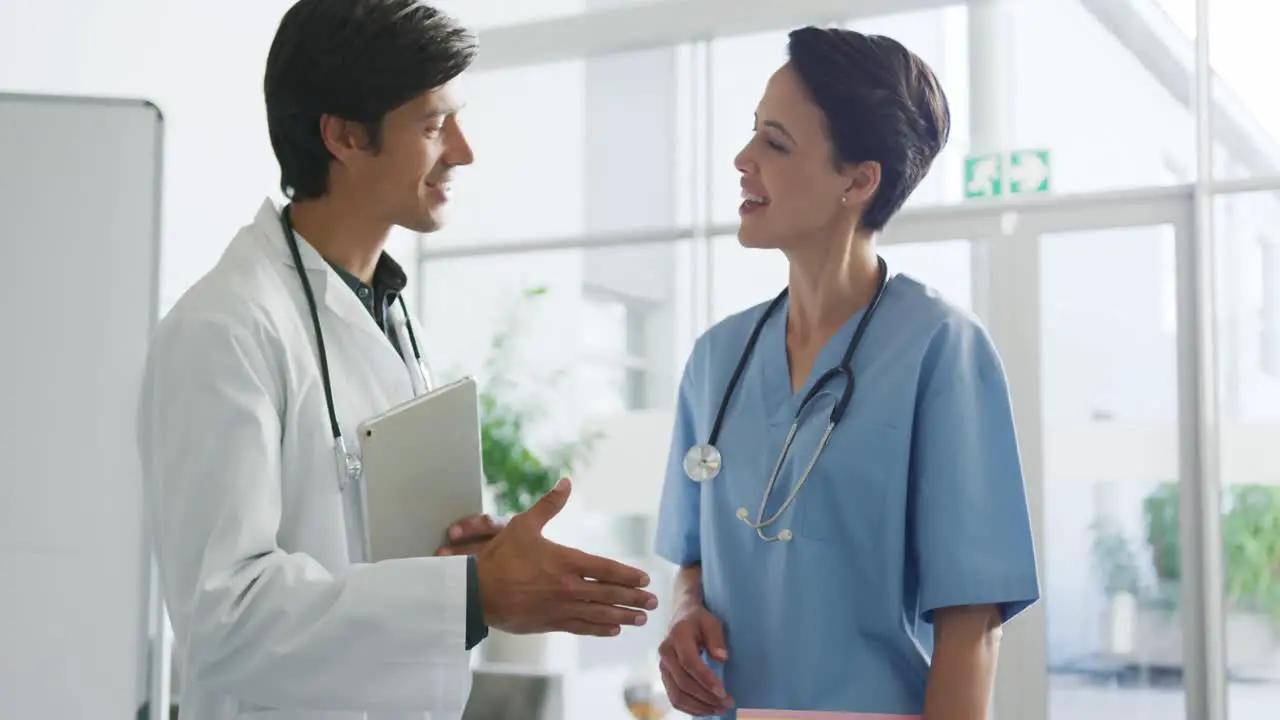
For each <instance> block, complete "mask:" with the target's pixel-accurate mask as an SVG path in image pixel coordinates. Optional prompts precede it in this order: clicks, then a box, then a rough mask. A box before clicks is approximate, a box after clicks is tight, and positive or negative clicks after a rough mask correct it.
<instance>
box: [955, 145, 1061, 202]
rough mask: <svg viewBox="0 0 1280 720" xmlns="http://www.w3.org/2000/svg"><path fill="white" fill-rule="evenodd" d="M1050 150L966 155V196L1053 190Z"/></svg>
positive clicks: (987, 196)
mask: <svg viewBox="0 0 1280 720" xmlns="http://www.w3.org/2000/svg"><path fill="white" fill-rule="evenodd" d="M1051 169H1052V166H1051V163H1050V157H1049V151H1048V150H1014V151H1013V152H1010V153H983V154H980V155H970V156H968V157H966V158H965V159H964V196H965V197H966V198H989V197H1000V196H1001V195H1034V194H1036V193H1046V192H1049V179H1050V176H1051V175H1052V172H1051Z"/></svg>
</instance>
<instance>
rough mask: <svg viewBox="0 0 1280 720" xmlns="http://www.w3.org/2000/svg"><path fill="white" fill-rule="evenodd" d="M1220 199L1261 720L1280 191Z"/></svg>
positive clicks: (1230, 537) (1245, 664) (1233, 673)
mask: <svg viewBox="0 0 1280 720" xmlns="http://www.w3.org/2000/svg"><path fill="white" fill-rule="evenodd" d="M1226 4H1227V5H1230V4H1231V3H1230V2H1227V3H1226ZM1215 205H1216V207H1215V213H1214V214H1215V221H1216V225H1215V233H1216V237H1215V243H1216V245H1217V258H1216V259H1217V267H1216V268H1215V269H1216V271H1217V275H1218V277H1217V288H1216V290H1217V293H1218V297H1217V305H1218V307H1217V321H1218V328H1217V330H1218V342H1217V357H1218V364H1219V404H1220V408H1221V424H1220V427H1219V437H1220V438H1221V439H1220V443H1221V445H1220V451H1219V462H1220V465H1219V472H1220V478H1221V482H1222V494H1221V495H1220V498H1221V503H1222V513H1223V515H1222V522H1221V528H1222V545H1223V552H1224V556H1223V576H1224V580H1225V591H1224V592H1225V593H1226V595H1225V597H1224V598H1223V607H1224V609H1225V610H1226V618H1225V621H1226V655H1227V677H1228V679H1229V681H1230V684H1229V686H1228V698H1227V708H1228V712H1229V713H1230V717H1231V720H1263V718H1270V717H1272V716H1274V715H1275V710H1274V708H1276V707H1277V705H1280V455H1278V454H1277V453H1276V452H1275V441H1276V438H1277V437H1280V376H1277V374H1276V373H1275V360H1276V354H1277V350H1280V343H1278V342H1277V338H1278V337H1280V307H1277V299H1278V298H1280V252H1278V251H1277V247H1276V245H1275V242H1276V241H1275V239H1274V238H1275V237H1276V236H1275V234H1274V233H1275V228H1277V227H1280V192H1252V193H1240V194H1231V195H1223V196H1219V197H1218V198H1217V199H1216V201H1215ZM1269 708H1270V709H1269Z"/></svg>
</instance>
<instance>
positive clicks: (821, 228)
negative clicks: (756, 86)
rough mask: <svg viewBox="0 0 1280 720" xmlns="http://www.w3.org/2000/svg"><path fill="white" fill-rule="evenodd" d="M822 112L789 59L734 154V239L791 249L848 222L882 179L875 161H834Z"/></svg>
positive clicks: (771, 82) (751, 244)
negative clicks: (737, 196)
mask: <svg viewBox="0 0 1280 720" xmlns="http://www.w3.org/2000/svg"><path fill="white" fill-rule="evenodd" d="M833 157H834V150H833V147H832V144H831V139H830V137H829V135H828V133H827V126H826V118H825V117H824V116H823V114H822V111H821V110H820V109H819V108H818V106H817V105H815V104H814V103H813V101H812V100H811V99H810V98H809V94H808V92H807V91H806V90H805V88H804V86H803V85H802V84H801V81H800V78H799V76H797V75H796V73H795V71H793V70H792V69H791V67H790V65H783V66H782V67H781V68H779V69H778V70H777V71H776V72H775V73H774V74H773V76H772V77H771V78H769V82H768V84H767V85H766V86H765V91H764V96H763V97H762V98H761V99H760V103H759V104H758V105H757V106H756V116H755V122H754V124H753V133H752V137H751V140H750V141H749V142H748V143H747V145H746V147H744V148H742V151H741V152H739V153H738V156H737V158H735V159H734V165H735V166H736V167H737V168H738V172H740V173H742V183H741V184H742V204H741V205H740V206H739V208H738V214H739V216H740V217H741V219H742V223H741V225H740V226H739V228H738V239H739V240H740V241H741V242H742V244H743V245H745V246H747V247H755V248H779V249H782V250H795V249H799V248H801V247H804V246H806V245H807V244H810V241H812V240H813V239H815V238H817V239H819V240H820V239H821V238H828V237H831V235H832V233H833V232H839V231H840V230H841V228H842V227H843V226H845V225H849V226H850V227H851V223H853V222H855V221H856V218H857V213H858V212H859V211H860V208H861V207H862V205H863V204H865V202H866V201H867V200H868V199H869V198H870V196H871V194H872V193H873V192H874V190H875V186H876V184H877V182H878V180H879V173H878V168H876V167H875V166H874V163H862V164H861V165H857V166H854V165H850V166H847V167H845V168H844V169H840V168H837V167H836V165H835V164H834V162H833V161H832V158H833Z"/></svg>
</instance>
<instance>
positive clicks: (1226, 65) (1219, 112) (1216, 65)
mask: <svg viewBox="0 0 1280 720" xmlns="http://www.w3.org/2000/svg"><path fill="white" fill-rule="evenodd" d="M1160 4H1161V5H1162V6H1164V7H1165V9H1166V10H1168V11H1169V12H1170V13H1171V14H1172V15H1173V16H1174V17H1177V18H1179V19H1180V22H1179V23H1178V25H1179V29H1180V30H1181V31H1182V33H1183V35H1184V36H1185V37H1187V38H1193V37H1194V36H1195V13H1194V2H1192V0H1160ZM1188 6H1190V7H1188ZM1188 19H1189V22H1188ZM1277 22H1280V8H1277V6H1276V5H1275V4H1274V3H1259V2H1255V1H1254V0H1211V2H1210V3H1209V64H1210V65H1211V67H1212V68H1213V73H1214V76H1213V83H1214V100H1215V105H1216V107H1215V111H1216V112H1215V116H1214V123H1215V127H1214V135H1215V139H1216V140H1217V147H1216V152H1217V155H1218V157H1217V158H1216V160H1217V162H1216V163H1215V165H1216V166H1217V167H1216V172H1217V176H1218V177H1219V178H1243V177H1258V176H1266V175H1277V174H1280V97H1277V95H1276V92H1275V80H1274V73H1273V72H1272V68H1274V67H1275V65H1276V62H1277V61H1280V48H1277V46H1276V42H1275V32H1274V30H1275V27H1276V23H1277Z"/></svg>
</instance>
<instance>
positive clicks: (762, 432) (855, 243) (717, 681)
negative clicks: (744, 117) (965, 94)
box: [657, 27, 1039, 720]
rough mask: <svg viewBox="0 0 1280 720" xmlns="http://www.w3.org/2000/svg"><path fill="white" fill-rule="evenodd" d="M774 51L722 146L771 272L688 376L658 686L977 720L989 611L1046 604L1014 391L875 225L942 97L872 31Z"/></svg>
mask: <svg viewBox="0 0 1280 720" xmlns="http://www.w3.org/2000/svg"><path fill="white" fill-rule="evenodd" d="M788 56H789V57H788V61H787V62H786V63H785V64H784V65H783V66H782V67H781V68H779V69H778V70H777V71H776V72H775V73H774V74H773V76H772V77H771V78H770V79H769V81H768V84H767V86H766V88H765V91H764V95H763V97H762V98H761V99H760V102H759V104H758V105H757V108H756V113H755V120H754V131H753V136H752V138H751V140H750V142H748V143H747V145H746V147H744V148H743V150H742V151H741V153H740V154H739V155H738V157H737V160H736V165H737V168H738V170H739V171H740V173H741V176H742V180H741V183H742V198H743V202H742V206H741V209H740V214H741V225H740V229H739V233H738V234H739V239H740V241H741V243H742V244H743V245H744V246H746V247H749V248H761V249H776V250H781V251H782V253H783V255H784V256H786V258H787V261H788V263H789V267H790V274H789V280H788V283H787V287H786V288H785V289H784V290H783V291H782V292H781V293H780V294H779V295H778V296H777V297H775V298H773V299H772V300H770V301H768V302H765V303H762V304H760V305H758V306H756V307H753V308H750V309H748V310H746V311H744V312H741V313H739V314H737V315H734V316H732V317H729V318H727V319H725V320H724V321H722V322H720V323H719V324H717V325H716V326H715V327H713V328H711V329H710V330H709V331H708V332H707V333H705V334H704V335H703V336H702V337H700V338H699V339H698V341H697V342H696V343H695V346H694V349H693V351H692V354H691V355H690V357H689V359H688V362H687V364H686V367H685V370H684V374H683V378H682V380H681V384H680V391H679V397H678V408H677V414H676V422H675V428H674V433H673V439H672V447H671V457H670V461H669V467H668V471H667V476H666V481H665V487H664V490H663V495H662V501H661V507H660V512H659V521H658V534H657V549H658V552H659V553H660V554H661V555H662V556H664V557H665V558H667V559H668V560H670V561H672V562H674V563H677V564H678V565H679V566H680V568H681V570H680V572H679V579H678V581H677V587H676V589H675V598H674V604H675V606H676V607H675V609H674V610H673V612H674V617H673V620H672V624H671V628H670V631H669V633H668V636H667V638H666V640H665V641H664V642H663V644H662V647H661V671H662V677H663V681H664V684H665V685H666V689H667V693H668V694H669V696H670V698H671V700H672V702H673V704H674V705H675V707H676V708H678V709H679V710H681V711H683V712H686V713H689V714H691V715H694V716H704V717H725V718H733V717H736V715H737V713H738V712H740V711H743V710H745V709H759V710H829V711H845V712H858V713H869V714H884V715H899V716H909V717H910V716H923V717H924V718H925V719H926V720H944V719H945V720H985V719H986V717H987V709H988V704H989V701H988V699H989V697H990V695H991V692H992V685H993V679H994V673H995V667H996V655H997V650H998V645H999V637H1000V629H1001V627H1002V626H1003V624H1004V623H1005V622H1006V621H1008V620H1009V619H1010V618H1011V617H1013V616H1014V615H1015V614H1017V613H1018V612H1020V611H1021V610H1023V609H1025V608H1026V607H1028V606H1029V605H1031V604H1032V603H1033V602H1035V601H1036V600H1037V599H1038V597H1039V585H1038V582H1037V578H1036V562H1035V554H1034V549H1033V546H1032V535H1031V527H1030V521H1029V516H1028V511H1027V503H1026V497H1025V491H1024V487H1023V477H1022V471H1021V465H1020V461H1019V456H1018V446H1017V441H1016V438H1015V433H1014V423H1013V417H1012V413H1011V410H1010V402H1009V393H1008V387H1007V384H1006V381H1005V376H1004V373H1003V370H1002V367H1001V363H1000V359H999V357H998V356H997V354H996V351H995V349H994V347H993V346H992V343H991V339H990V338H989V337H988V335H987V333H986V332H985V330H984V329H983V327H982V326H981V325H980V324H979V323H978V321H977V320H976V319H975V318H974V317H973V316H972V315H970V314H968V313H966V312H964V311H962V310H959V309H957V308H956V307H955V306H953V305H951V304H949V303H948V302H947V300H946V299H944V298H942V297H941V296H940V295H938V293H937V292H935V291H934V290H932V289H931V288H929V287H928V286H926V285H924V284H923V283H921V282H920V281H918V280H916V279H915V278H912V277H909V276H907V275H902V274H896V273H895V272H894V270H893V268H892V267H888V266H886V264H885V263H884V262H883V261H881V259H880V258H879V257H878V256H877V254H876V249H875V244H874V238H875V235H876V233H877V231H879V230H881V229H882V228H884V226H885V225H886V223H888V222H889V220H890V218H892V217H893V215H894V214H895V213H896V212H897V211H898V209H899V208H900V207H901V206H902V204H903V202H904V201H905V200H906V198H907V196H908V195H910V194H911V192H912V191H913V190H914V189H915V187H916V186H917V184H919V182H920V180H921V178H922V177H924V175H925V173H926V172H927V171H928V170H929V167H930V164H931V163H932V162H933V159H934V158H935V157H936V156H937V155H938V153H939V151H941V149H942V147H943V145H944V144H945V143H946V140H947V135H948V132H949V129H950V117H949V110H948V106H947V101H946V98H945V97H944V95H943V93H942V90H941V89H940V87H939V85H938V81H937V79H936V77H935V76H934V74H933V72H932V71H931V70H930V68H929V67H928V66H927V65H926V64H925V63H924V62H923V61H921V60H920V58H918V57H917V56H915V55H914V54H912V53H911V52H909V51H908V50H906V49H905V48H903V47H902V46H901V45H900V44H898V43H897V42H895V41H893V40H891V39H889V38H885V37H879V36H869V35H862V34H859V33H856V32H852V31H849V30H839V29H819V28H812V27H810V28H803V29H800V30H796V31H794V32H792V33H791V35H790V38H789V43H788ZM744 714H745V713H744Z"/></svg>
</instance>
